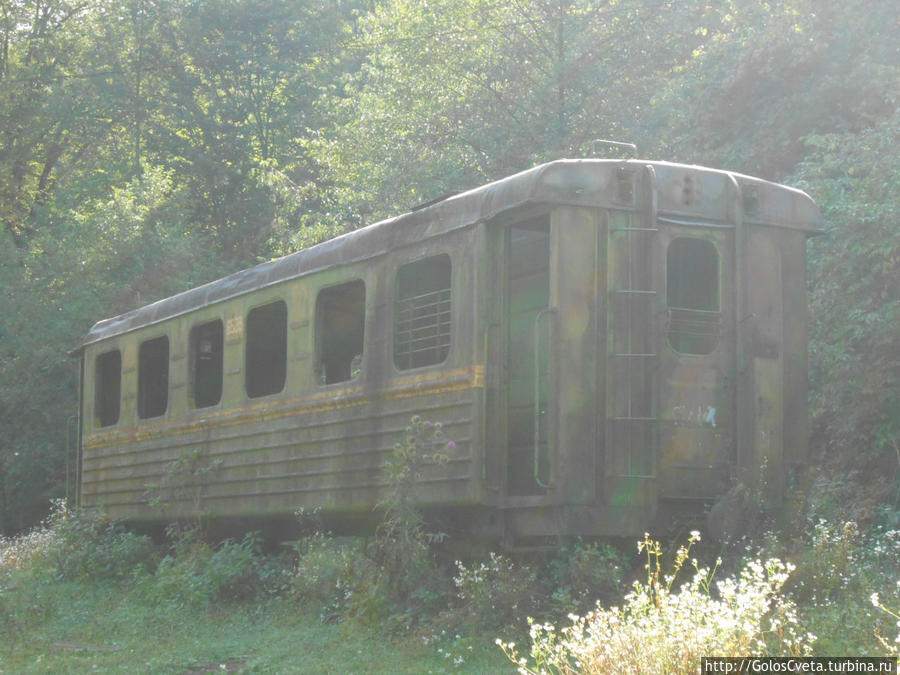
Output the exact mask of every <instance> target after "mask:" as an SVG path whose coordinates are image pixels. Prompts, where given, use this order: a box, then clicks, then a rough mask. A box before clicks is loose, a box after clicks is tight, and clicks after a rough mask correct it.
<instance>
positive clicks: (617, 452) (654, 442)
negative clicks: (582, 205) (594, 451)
mask: <svg viewBox="0 0 900 675" xmlns="http://www.w3.org/2000/svg"><path fill="white" fill-rule="evenodd" d="M623 170H624V167H623V169H620V172H621V171H623ZM645 171H646V183H647V186H648V189H649V195H648V205H647V208H646V210H644V209H641V210H640V211H638V212H634V211H632V212H631V213H632V214H633V215H632V216H631V218H630V219H629V221H628V223H629V224H628V225H621V224H613V222H610V225H609V228H608V233H607V258H608V267H609V268H610V269H612V270H613V272H612V273H608V276H607V283H608V284H609V287H608V292H609V309H608V333H607V336H608V339H609V347H608V348H607V353H608V357H609V358H608V365H607V425H606V448H607V451H606V457H607V467H606V474H607V475H613V476H627V477H632V478H645V479H648V478H655V477H656V468H655V467H656V457H657V452H656V450H657V446H658V444H659V443H658V425H657V422H658V416H657V405H658V397H657V390H658V383H657V381H656V380H657V377H658V376H657V373H656V371H657V367H658V360H659V356H658V354H657V351H658V345H657V339H656V338H657V332H658V331H656V327H655V323H656V316H655V308H656V306H657V304H658V303H657V291H656V285H657V284H656V283H654V282H655V274H656V270H654V268H653V266H654V261H655V251H656V248H657V238H658V236H659V224H658V220H657V189H656V172H655V171H654V169H653V167H652V166H650V165H647V166H646V167H645ZM636 174H637V172H631V173H630V175H629V176H628V177H627V178H628V180H629V181H631V182H632V183H633V182H636V178H637V175H636ZM619 182H620V187H621V186H622V183H623V177H622V174H621V173H620V175H619ZM632 189H633V188H632ZM635 221H637V223H636V224H635ZM610 462H611V463H612V465H610Z"/></svg>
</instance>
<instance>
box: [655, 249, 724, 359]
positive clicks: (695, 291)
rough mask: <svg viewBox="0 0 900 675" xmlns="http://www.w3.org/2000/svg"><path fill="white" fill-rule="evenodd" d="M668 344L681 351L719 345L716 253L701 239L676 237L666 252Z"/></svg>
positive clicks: (707, 349) (695, 351)
mask: <svg viewBox="0 0 900 675" xmlns="http://www.w3.org/2000/svg"><path fill="white" fill-rule="evenodd" d="M666 303H667V305H668V314H669V328H668V333H669V344H670V345H671V346H672V348H673V349H674V350H675V351H677V352H680V353H682V354H709V353H711V352H712V351H713V350H714V349H715V348H716V345H718V344H719V335H720V333H721V320H720V315H719V253H718V251H717V250H716V247H715V245H714V244H713V243H712V242H710V241H707V240H705V239H693V238H689V237H679V238H677V239H674V240H672V243H670V244H669V250H668V253H667V254H666Z"/></svg>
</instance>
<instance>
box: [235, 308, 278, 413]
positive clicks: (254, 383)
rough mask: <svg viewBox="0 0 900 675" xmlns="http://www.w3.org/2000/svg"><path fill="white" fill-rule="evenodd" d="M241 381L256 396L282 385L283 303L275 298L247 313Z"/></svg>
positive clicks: (248, 391) (249, 393)
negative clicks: (243, 366)
mask: <svg viewBox="0 0 900 675" xmlns="http://www.w3.org/2000/svg"><path fill="white" fill-rule="evenodd" d="M244 356H245V358H244V365H245V367H246V373H245V379H244V383H245V386H246V387H247V396H249V397H250V398H258V397H260V396H268V395H270V394H277V393H279V392H280V391H282V390H283V389H284V382H285V379H286V377H287V305H286V304H285V303H284V301H283V300H278V301H277V302H273V303H271V304H268V305H263V306H262V307H254V308H253V309H251V310H250V311H249V312H248V313H247V343H246V352H245V355H244Z"/></svg>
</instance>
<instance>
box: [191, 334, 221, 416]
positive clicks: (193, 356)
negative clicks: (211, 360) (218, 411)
mask: <svg viewBox="0 0 900 675" xmlns="http://www.w3.org/2000/svg"><path fill="white" fill-rule="evenodd" d="M213 324H218V325H219V335H218V337H219V343H218V347H219V349H218V356H219V363H218V391H219V396H218V398H217V399H216V400H215V401H214V402H212V403H206V404H204V405H199V404H198V403H197V368H198V359H199V354H198V352H197V348H196V347H197V344H196V343H197V341H198V340H199V339H200V335H199V332H200V331H202V330H203V329H205V328H208V327H209V326H212V325H213ZM213 354H214V355H215V351H214V352H213ZM187 368H188V373H187V375H188V377H187V381H188V407H189V408H190V409H191V410H204V409H206V408H213V407H215V406H218V405H221V403H222V397H223V396H224V393H225V322H224V321H223V320H222V317H216V318H213V319H209V320H208V321H200V322H197V323H195V324H194V325H192V326H191V329H190V331H188V364H187Z"/></svg>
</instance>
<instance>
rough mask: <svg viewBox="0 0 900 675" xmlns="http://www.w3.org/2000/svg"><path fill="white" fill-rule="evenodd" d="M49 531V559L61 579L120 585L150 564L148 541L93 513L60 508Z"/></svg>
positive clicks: (149, 542) (151, 562)
mask: <svg viewBox="0 0 900 675" xmlns="http://www.w3.org/2000/svg"><path fill="white" fill-rule="evenodd" d="M50 527H51V528H52V529H53V530H55V532H56V537H57V541H56V546H55V547H54V548H53V556H52V557H53V561H54V567H55V568H56V573H57V574H58V575H59V577H60V578H61V579H67V580H72V579H92V580H97V579H115V580H119V581H124V580H127V579H129V578H131V577H132V576H133V575H134V574H135V573H140V572H142V571H146V570H147V569H148V567H150V566H152V564H153V558H154V553H155V551H154V546H153V542H152V541H151V540H150V539H149V537H146V536H142V535H138V534H135V533H134V532H130V531H128V530H126V529H125V528H124V527H123V526H122V525H121V524H119V523H114V522H110V521H109V519H107V518H105V517H104V516H103V515H102V514H101V513H99V512H97V511H89V510H74V511H70V510H68V509H65V508H64V507H62V506H60V508H59V510H58V511H57V512H56V513H55V514H54V515H53V517H52V518H51V521H50Z"/></svg>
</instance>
